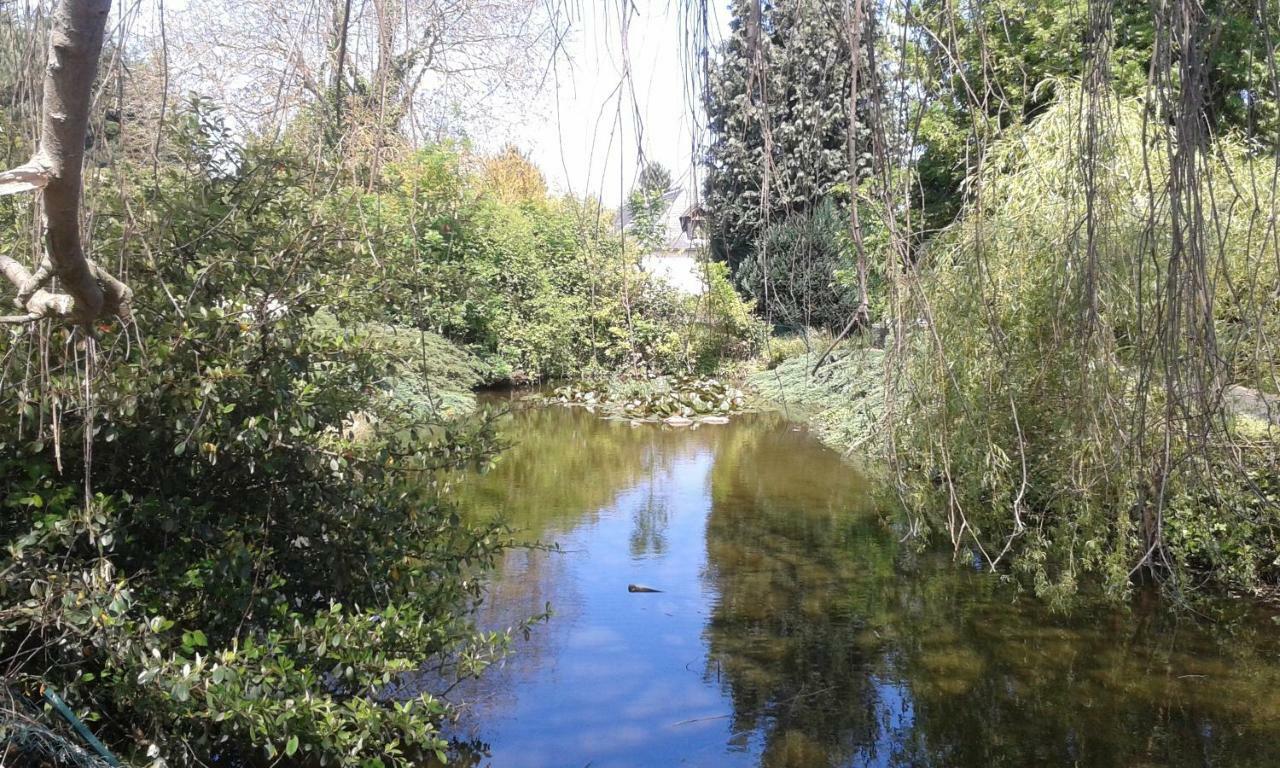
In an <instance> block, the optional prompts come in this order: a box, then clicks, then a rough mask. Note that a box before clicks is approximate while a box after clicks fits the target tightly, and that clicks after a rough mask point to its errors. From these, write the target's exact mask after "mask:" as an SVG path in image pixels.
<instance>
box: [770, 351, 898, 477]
mask: <svg viewBox="0 0 1280 768" xmlns="http://www.w3.org/2000/svg"><path fill="white" fill-rule="evenodd" d="M821 354H822V352H821V351H820V350H819V349H818V348H817V347H816V346H815V348H814V350H813V351H805V352H802V353H800V354H797V355H795V356H792V357H788V358H785V359H783V360H782V361H781V362H780V363H778V364H777V365H776V366H774V367H773V368H770V369H767V370H762V371H758V372H756V373H753V374H751V375H750V376H748V377H747V383H748V385H749V386H750V388H751V390H752V391H753V392H754V393H755V394H756V395H757V396H758V397H759V398H760V399H761V400H763V401H764V403H766V404H768V405H770V406H772V407H776V408H779V409H780V410H782V411H783V412H784V413H785V414H786V415H787V416H788V417H789V418H793V419H796V420H798V421H803V422H805V423H807V424H808V425H809V426H810V427H811V428H812V429H813V431H814V433H815V434H817V436H818V437H819V438H820V439H821V440H822V441H823V442H824V443H826V444H828V445H830V446H831V447H833V448H835V449H837V450H839V451H840V452H842V453H843V454H845V455H846V456H852V455H855V454H857V455H862V456H865V457H869V458H875V457H878V456H881V455H882V454H883V451H884V444H883V442H882V440H881V437H882V433H881V431H880V421H881V418H880V417H881V414H882V413H883V410H884V394H885V388H884V354H885V353H884V352H883V351H882V350H878V349H873V348H870V347H865V346H862V345H859V344H847V345H844V346H841V347H839V348H838V349H837V350H836V351H835V352H834V353H832V355H831V356H830V358H828V359H827V361H826V362H824V363H823V364H822V366H821V367H819V368H818V370H817V371H816V372H815V371H814V366H815V364H816V363H817V360H818V357H819V356H820V355H821Z"/></svg>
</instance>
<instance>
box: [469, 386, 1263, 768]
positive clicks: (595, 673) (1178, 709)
mask: <svg viewBox="0 0 1280 768" xmlns="http://www.w3.org/2000/svg"><path fill="white" fill-rule="evenodd" d="M507 436H508V438H509V439H510V440H511V441H513V443H514V447H513V448H512V450H510V451H508V452H507V453H506V454H505V455H504V456H503V458H502V460H501V462H500V463H499V465H498V466H497V467H496V468H495V469H493V470H491V471H490V472H488V473H486V474H484V475H479V476H475V477H471V478H468V479H467V480H466V481H464V483H463V488H462V491H461V496H462V499H463V502H464V504H465V506H466V507H467V508H468V510H469V512H470V513H471V514H474V515H476V516H479V517H491V516H494V515H501V516H504V517H505V518H506V519H507V520H508V521H509V522H510V523H511V524H513V525H514V526H517V527H519V528H521V529H522V530H524V531H526V532H527V533H526V535H527V536H528V537H529V538H530V540H539V541H543V542H547V543H556V544H558V545H559V547H560V549H561V551H559V552H548V551H542V550H536V549H530V550H524V549H520V550H514V551H511V552H510V553H508V555H507V557H506V559H505V562H504V563H503V565H502V567H501V570H500V572H499V573H498V574H497V575H496V576H495V577H494V581H493V586H492V594H491V598H490V600H489V602H488V604H487V605H486V607H485V610H484V614H483V616H482V621H483V623H484V624H485V625H486V626H488V627H491V628H496V627H503V626H508V625H511V624H513V623H515V622H516V621H517V620H518V619H519V618H521V617H525V616H529V615H532V614H535V613H538V612H540V611H542V610H543V609H544V607H545V605H546V604H547V603H550V604H551V607H552V609H553V611H554V617H553V618H552V619H551V621H550V622H549V623H548V624H546V625H541V626H539V627H538V628H537V629H536V630H535V632H534V634H533V636H532V637H531V639H530V640H528V641H527V642H526V641H520V642H518V643H517V647H516V653H515V654H514V656H513V657H511V658H510V659H509V660H508V661H507V662H506V663H505V664H504V665H503V666H502V668H500V669H495V670H492V671H491V673H490V674H488V675H486V677H485V678H484V679H483V680H482V681H480V682H479V683H477V684H476V685H475V686H474V687H472V688H470V689H468V690H465V691H461V692H459V694H458V695H459V698H461V699H463V700H465V701H468V702H472V703H473V704H472V706H471V707H470V708H469V709H468V710H467V712H466V714H465V716H464V719H463V722H462V723H461V724H460V726H459V730H458V733H457V735H458V736H459V737H460V738H462V739H474V740H476V741H477V742H478V743H480V744H482V745H483V750H482V751H483V757H481V758H479V759H478V760H477V763H476V764H477V765H493V766H501V767H503V768H506V767H508V766H527V767H529V768H537V767H539V766H557V767H560V766H566V767H568V768H583V767H584V766H591V768H612V767H613V766H769V767H770V768H780V767H782V766H796V767H799V766H806V767H808V766H939V767H942V766H949V767H967V766H975V767H976V766H984V767H985V766H1126V767H1127V768H1137V767H1139V766H1232V767H1234V766H1266V767H1267V768H1275V767H1276V766H1280V626H1277V625H1276V624H1275V623H1274V622H1272V621H1271V619H1270V617H1269V616H1266V615H1259V614H1258V613H1256V612H1255V613H1250V614H1248V615H1244V616H1236V617H1234V618H1233V620H1231V621H1219V622H1217V623H1213V624H1209V623H1206V622H1204V621H1191V620H1189V619H1188V618H1187V617H1185V616H1183V617H1181V618H1180V617H1178V616H1176V615H1173V614H1171V613H1170V612H1168V611H1163V610H1160V609H1159V607H1158V606H1153V605H1144V604H1137V605H1134V606H1132V607H1131V608H1129V609H1128V610H1118V609H1114V608H1097V607H1094V608H1089V609H1082V610H1078V611H1076V612H1074V613H1072V614H1068V615H1063V614H1055V613H1052V612H1049V611H1047V610H1046V609H1045V608H1044V607H1043V606H1042V605H1041V604H1039V603H1038V602H1036V601H1035V600H1033V599H1031V598H1029V597H1027V596H1025V595H1023V596H1019V595H1018V593H1017V592H1016V591H1015V590H1014V589H1012V588H1011V587H1010V586H1009V585H1007V584H1003V583H1001V581H1000V579H999V578H997V577H993V576H992V575H990V574H987V573H982V572H980V570H978V569H976V568H974V567H964V566H958V565H956V564H955V563H953V561H952V559H951V556H950V553H949V552H947V553H928V552H926V553H921V552H918V551H917V550H916V549H915V548H913V547H911V546H909V545H905V544H899V543H898V541H897V538H898V537H897V536H896V535H895V534H894V532H893V530H892V529H891V527H889V526H887V525H885V523H884V521H883V520H882V517H883V515H882V510H879V509H878V508H877V506H876V503H875V500H874V499H873V494H872V490H871V485H870V484H869V482H868V481H867V480H866V479H865V478H864V477H862V476H860V475H859V474H858V473H857V472H856V471H855V470H853V469H851V468H850V467H849V466H847V465H846V464H844V463H842V462H841V460H840V459H839V457H838V456H837V455H836V454H834V453H833V452H831V451H829V450H827V449H826V448H824V447H823V446H822V445H820V444H819V443H818V442H817V441H816V440H815V439H814V438H813V437H811V436H810V435H808V434H807V433H806V432H804V431H803V430H798V429H797V428H795V427H793V426H792V425H790V424H789V423H788V422H786V421H785V420H784V419H782V418H781V417H780V416H777V415H772V414H757V415H751V416H747V417H743V418H739V419H736V420H735V421H734V422H733V423H732V424H729V425H726V426H705V427H703V428H701V429H698V430H671V429H663V428H660V427H656V426H653V425H645V426H642V427H631V426H629V425H627V424H625V423H618V422H609V421H604V420H601V419H599V418H596V417H594V416H592V415H591V414H588V413H586V412H585V411H582V410H569V409H561V408H551V409H525V410H517V411H516V412H515V413H514V414H513V415H512V416H511V417H510V419H509V422H508V424H507ZM632 583H639V584H645V585H648V586H652V587H654V588H657V589H661V590H663V591H662V592H661V593H658V594H632V593H629V592H628V591H627V585H628V584H632Z"/></svg>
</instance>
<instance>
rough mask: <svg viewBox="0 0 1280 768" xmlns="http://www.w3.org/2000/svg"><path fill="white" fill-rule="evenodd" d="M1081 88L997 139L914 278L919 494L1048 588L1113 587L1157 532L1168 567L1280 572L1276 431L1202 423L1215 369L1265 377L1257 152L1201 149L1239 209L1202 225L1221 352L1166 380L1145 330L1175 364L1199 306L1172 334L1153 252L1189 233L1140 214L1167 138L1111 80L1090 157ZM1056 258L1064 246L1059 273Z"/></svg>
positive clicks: (1271, 326) (1170, 303)
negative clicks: (1099, 581) (1201, 372)
mask: <svg viewBox="0 0 1280 768" xmlns="http://www.w3.org/2000/svg"><path fill="white" fill-rule="evenodd" d="M1079 102H1080V96H1079V95H1078V93H1077V92H1073V91H1071V90H1070V89H1069V88H1067V89H1065V90H1064V95H1063V96H1062V98H1061V99H1060V100H1059V101H1058V102H1057V103H1056V104H1055V105H1054V106H1052V107H1051V108H1050V109H1049V110H1047V111H1046V112H1045V114H1044V115H1043V116H1041V117H1039V118H1038V119H1037V120H1035V121H1034V122H1032V123H1031V124H1030V125H1029V126H1028V127H1027V128H1026V129H1025V130H1019V131H1016V132H1013V133H1011V134H1009V135H1008V136H1006V137H1004V138H1002V139H1000V141H998V142H997V143H996V144H995V145H994V146H993V147H992V149H991V152H990V154H989V157H988V165H987V168H988V169H989V170H988V171H987V172H986V173H985V174H984V176H983V178H982V181H981V183H982V187H983V190H984V194H983V198H982V200H981V202H980V203H975V204H973V205H971V206H970V207H969V208H968V209H967V210H966V211H965V215H964V217H963V218H962V219H961V220H960V221H958V222H957V223H956V224H955V225H954V226H953V227H952V228H951V229H949V230H948V231H947V232H946V233H945V235H944V237H943V238H941V239H940V240H939V241H937V242H936V243H935V244H934V245H933V246H932V249H931V259H930V262H929V264H928V271H927V272H926V274H925V278H924V279H925V282H924V284H923V286H922V288H921V290H922V291H923V292H924V294H925V295H927V296H928V299H929V303H930V307H931V310H932V311H931V314H930V316H929V322H930V327H931V333H930V336H931V338H925V337H924V336H919V337H917V338H916V339H914V341H915V343H916V344H918V345H919V349H918V350H917V354H916V355H915V356H914V358H913V360H914V365H915V368H914V369H913V380H914V382H915V389H916V395H915V397H913V398H912V399H911V400H910V401H908V402H907V403H906V404H905V408H906V417H907V418H908V419H910V420H911V422H912V423H913V425H914V429H913V430H911V431H910V432H906V433H904V439H906V440H907V441H908V443H907V446H906V449H907V451H906V452H907V454H908V455H909V456H910V459H909V461H910V463H911V464H912V465H913V467H914V468H915V474H914V478H913V487H915V488H916V492H917V493H920V494H922V495H923V498H921V499H920V500H919V504H920V508H921V509H923V510H925V511H926V518H927V519H930V520H931V521H932V522H933V523H934V524H938V525H942V526H945V521H943V520H939V519H937V518H936V517H935V515H936V514H937V511H939V510H946V511H948V514H951V515H959V516H963V519H964V521H965V524H966V527H967V529H968V530H969V531H971V532H972V533H973V536H974V540H975V541H976V542H977V546H979V547H985V548H987V549H988V550H989V551H990V553H991V554H992V555H993V556H994V555H996V554H997V553H999V551H1000V549H1001V547H1003V546H1005V542H1006V541H1009V542H1011V543H1013V545H1014V546H1015V547H1016V551H1018V552H1021V553H1023V554H1024V555H1025V556H1024V557H1022V558H1021V559H1020V560H1019V562H1018V565H1019V567H1021V568H1024V569H1026V570H1027V571H1028V572H1030V573H1031V574H1032V576H1033V578H1034V580H1035V582H1036V583H1037V584H1038V586H1039V588H1040V589H1041V591H1055V592H1057V591H1064V592H1066V593H1070V592H1072V591H1074V588H1075V585H1076V584H1077V582H1078V581H1079V579H1080V577H1081V574H1083V573H1096V574H1101V575H1102V577H1103V579H1104V580H1105V582H1106V583H1107V585H1108V587H1109V588H1111V589H1113V590H1117V591H1123V590H1125V589H1126V588H1127V586H1128V584H1129V580H1130V576H1131V569H1132V568H1133V567H1134V563H1135V562H1139V561H1141V559H1142V557H1143V553H1144V552H1145V551H1147V550H1148V549H1149V548H1151V547H1153V546H1156V547H1159V549H1160V559H1159V560H1158V563H1159V565H1158V569H1159V570H1162V571H1166V572H1167V573H1166V575H1167V576H1168V577H1169V578H1170V579H1172V580H1173V581H1174V582H1176V583H1179V584H1182V583H1192V582H1193V581H1195V582H1200V581H1203V580H1205V579H1212V580H1215V581H1218V582H1220V583H1221V584H1223V585H1225V586H1230V587H1235V588H1250V587H1253V586H1254V585H1257V584H1259V583H1271V584H1274V583H1277V582H1278V581H1280V560H1277V553H1280V509H1277V505H1276V501H1277V497H1276V495H1275V488H1276V485H1275V483H1276V475H1275V474H1274V466H1275V464H1274V462H1275V460H1276V453H1275V451H1276V445H1275V443H1274V442H1270V441H1268V440H1262V441H1253V440H1248V439H1244V440H1236V439H1235V437H1236V436H1237V432H1236V431H1235V429H1234V427H1233V426H1232V424H1231V423H1223V421H1222V419H1230V418H1232V416H1233V414H1231V413H1229V412H1228V413H1227V414H1225V416H1212V415H1210V416H1208V418H1209V419H1210V421H1209V422H1208V425H1207V426H1205V427H1202V426H1201V425H1203V424H1205V422H1204V421H1202V420H1201V419H1203V418H1205V415H1206V414H1215V413H1219V412H1221V409H1222V407H1223V406H1222V400H1221V398H1222V397H1223V394H1224V390H1225V389H1227V388H1230V387H1232V386H1237V385H1243V386H1245V387H1249V388H1257V389H1262V390H1269V391H1273V390H1274V386H1275V376H1276V370H1277V369H1276V365H1277V361H1278V357H1277V355H1280V349H1278V348H1277V347H1276V342H1275V340H1276V339H1277V336H1276V332H1277V331H1280V327H1277V318H1278V317H1280V306H1277V304H1276V301H1277V296H1280V293H1277V289H1278V288H1280V281H1278V277H1280V273H1278V272H1277V264H1278V263H1280V262H1278V261H1277V253H1276V249H1275V243H1274V240H1273V239H1272V238H1271V237H1270V236H1267V235H1263V234H1261V232H1262V231H1263V230H1264V229H1265V224H1263V222H1265V221H1268V220H1269V219H1270V217H1271V216H1272V215H1273V214H1272V210H1273V205H1274V202H1273V196H1272V194H1273V193H1272V192H1271V191H1270V187H1269V186H1268V185H1269V183H1270V182H1269V181H1266V180H1269V179H1271V178H1272V176H1273V174H1274V170H1273V166H1272V163H1271V162H1270V161H1261V160H1258V159H1250V158H1248V157H1247V155H1246V154H1245V153H1244V151H1243V150H1242V148H1240V147H1239V146H1237V145H1236V144H1234V143H1232V142H1226V141H1224V142H1221V143H1219V144H1218V145H1217V146H1216V147H1215V148H1214V153H1213V157H1212V159H1211V160H1210V161H1209V162H1207V163H1206V164H1205V166H1204V167H1203V171H1202V174H1201V176H1200V177H1199V180H1198V181H1199V184H1200V185H1201V186H1200V190H1199V191H1200V192H1201V193H1202V194H1203V196H1204V199H1206V200H1213V201H1214V202H1215V204H1216V205H1220V206H1222V207H1223V210H1227V209H1230V210H1231V211H1232V212H1233V215H1232V216H1231V217H1230V218H1227V217H1223V218H1220V219H1218V220H1216V222H1215V226H1216V229H1215V231H1214V232H1213V234H1212V237H1209V238H1207V239H1206V241H1205V247H1206V248H1207V250H1208V253H1207V257H1206V263H1207V265H1208V269H1209V272H1208V274H1206V275H1205V279H1206V280H1207V281H1208V284H1209V285H1212V286H1216V287H1217V290H1216V291H1214V292H1212V293H1209V294H1207V296H1206V298H1209V299H1211V300H1212V301H1213V304H1212V306H1211V307H1206V308H1205V311H1206V313H1207V314H1208V316H1209V321H1210V322H1212V324H1213V325H1212V327H1211V328H1209V329H1208V330H1209V331H1210V332H1211V333H1212V335H1213V336H1214V337H1215V338H1216V341H1215V342H1214V349H1215V354H1216V355H1217V356H1218V358H1217V359H1218V361H1219V362H1218V365H1219V366H1220V368H1218V370H1216V371H1213V373H1212V374H1211V375H1212V376H1213V378H1212V379H1211V380H1208V381H1197V380H1194V379H1191V378H1190V375H1189V374H1188V378H1186V379H1174V378H1170V377H1169V376H1167V375H1166V374H1165V373H1164V372H1163V371H1161V370H1160V368H1161V367H1162V366H1163V363H1161V361H1160V359H1159V357H1158V356H1157V353H1156V352H1154V350H1158V349H1161V348H1162V347H1165V345H1168V344H1170V343H1175V344H1179V345H1180V346H1179V348H1178V349H1179V351H1178V352H1177V356H1178V360H1179V365H1187V366H1188V371H1193V370H1195V368H1194V365H1193V364H1191V363H1190V362H1189V361H1191V360H1193V359H1194V355H1195V352H1194V349H1195V347H1194V346H1193V345H1194V344H1196V343H1197V342H1196V341H1195V339H1194V338H1193V336H1192V334H1193V333H1195V331H1194V330H1193V328H1194V326H1192V323H1194V322H1196V319H1195V318H1194V317H1191V318H1188V320H1187V324H1188V327H1187V329H1186V330H1184V331H1182V332H1181V334H1180V338H1179V339H1177V340H1175V341H1171V340H1170V339H1169V338H1168V337H1167V336H1166V335H1165V333H1166V332H1165V331H1164V329H1163V328H1162V326H1161V325H1160V324H1159V323H1157V322H1156V320H1154V319H1153V318H1158V317H1160V316H1162V315H1166V314H1167V313H1169V312H1176V311H1182V310H1180V309H1179V308H1178V307H1177V303H1178V302H1179V301H1180V297H1179V296H1178V295H1177V294H1176V293H1171V292H1170V289H1169V288H1168V287H1167V285H1166V283H1165V281H1167V280H1168V279H1169V277H1168V275H1170V274H1176V273H1173V272H1172V270H1171V268H1170V267H1168V266H1165V265H1162V263H1161V260H1160V259H1159V258H1153V257H1152V254H1159V253H1168V252H1174V251H1175V248H1174V245H1173V238H1174V237H1177V236H1179V235H1181V236H1183V237H1191V236H1192V235H1191V234H1188V233H1189V232H1190V231H1191V230H1190V229H1189V227H1186V225H1181V226H1179V227H1175V226H1172V223H1171V218H1170V217H1171V215H1172V214H1171V213H1170V212H1169V211H1167V210H1161V209H1156V211H1155V218H1154V220H1153V219H1152V210H1151V205H1152V199H1153V198H1152V191H1151V190H1153V189H1156V190H1159V189H1162V188H1165V186H1166V185H1167V184H1168V183H1169V180H1170V178H1171V177H1172V173H1173V171H1172V168H1171V165H1170V162H1169V157H1170V155H1169V154H1168V153H1167V152H1166V151H1164V147H1162V146H1161V143H1160V141H1161V140H1160V139H1156V138H1148V139H1147V140H1146V141H1144V139H1143V137H1144V131H1143V116H1142V110H1141V107H1140V105H1139V104H1138V103H1136V102H1134V101H1131V100H1121V99H1115V98H1110V99H1106V100H1104V102H1103V103H1104V104H1107V105H1108V107H1107V111H1106V112H1105V116H1104V117H1103V118H1102V119H1101V120H1100V121H1099V122H1100V123H1101V124H1102V125H1105V126H1106V128H1105V134H1104V137H1103V139H1102V140H1101V141H1100V146H1102V147H1105V149H1104V150H1103V152H1104V154H1103V155H1102V156H1101V157H1099V158H1096V165H1094V166H1092V167H1093V168H1094V172H1093V173H1092V175H1090V176H1087V177H1086V175H1085V171H1084V170H1082V169H1086V168H1090V167H1091V166H1090V165H1089V164H1088V161H1087V160H1085V159H1083V158H1082V156H1081V151H1080V149H1079V147H1078V146H1077V145H1076V144H1075V143H1074V142H1072V141H1071V140H1070V136H1071V134H1072V132H1074V131H1076V130H1078V128H1077V119H1078V117H1077V115H1078V113H1077V106H1076V105H1078V104H1079ZM1112 105H1113V106H1112ZM1248 180H1255V181H1248ZM1090 184H1091V185H1092V186H1089V185H1090ZM1086 204H1088V205H1091V206H1092V208H1093V211H1094V212H1095V215H1096V216H1097V218H1098V225H1097V230H1096V232H1097V234H1096V235H1095V236H1094V237H1093V238H1092V239H1090V238H1086V237H1083V236H1081V235H1080V234H1078V230H1077V229H1076V228H1075V227H1074V225H1073V222H1075V221H1077V220H1078V219H1079V217H1080V216H1081V215H1082V213H1083V210H1084V206H1085V205H1086ZM1064 259H1065V260H1066V261H1068V262H1069V263H1072V264H1074V265H1076V266H1075V268H1074V269H1073V270H1071V271H1070V272H1067V273H1066V274H1065V275H1064V272H1063V269H1062V266H1061V265H1062V264H1063V261H1064ZM975 274H980V275H982V277H983V279H982V280H975V279H974V277H975ZM1064 281H1065V282H1064ZM1182 345H1185V346H1182ZM1153 377H1154V379H1155V382H1156V384H1155V385H1148V384H1147V383H1146V382H1148V381H1151V380H1152V379H1153ZM1238 418H1243V417H1238ZM1202 429H1206V430H1208V431H1201V430H1202ZM943 435H945V436H946V437H945V439H944V438H943V437H942V436H943ZM1134 456H1137V457H1139V460H1138V461H1134V459H1133V457H1134ZM1170 456H1176V457H1178V458H1177V460H1176V462H1172V463H1166V462H1168V458H1167V457H1170ZM1153 467H1154V468H1157V470H1159V471H1160V473H1159V474H1156V473H1155V472H1153ZM928 477H934V478H945V482H944V483H942V484H940V485H938V486H931V485H930V484H929V483H927V482H924V481H923V479H924V478H928ZM1153 477H1158V478H1159V479H1158V480H1153V479H1152V478H1153ZM1156 483H1158V485H1157V484H1156ZM944 495H947V496H949V499H948V498H944V497H943V496H944ZM1161 502H1164V503H1165V504H1167V506H1168V509H1167V511H1160V510H1159V505H1160V503H1161ZM1156 515H1159V516H1160V517H1153V516H1156ZM1153 525H1159V526H1160V528H1161V530H1160V534H1159V538H1157V539H1155V540H1154V541H1155V543H1154V544H1153V539H1152V538H1151V535H1152V528H1151V526H1153Z"/></svg>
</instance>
